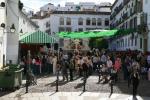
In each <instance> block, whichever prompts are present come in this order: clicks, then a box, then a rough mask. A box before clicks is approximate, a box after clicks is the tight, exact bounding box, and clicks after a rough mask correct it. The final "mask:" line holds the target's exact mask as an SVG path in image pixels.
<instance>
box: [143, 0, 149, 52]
mask: <svg viewBox="0 0 150 100" xmlns="http://www.w3.org/2000/svg"><path fill="white" fill-rule="evenodd" d="M149 7H150V0H143V12H144V13H147V15H148V16H147V25H148V30H149V32H148V51H149V52H150V10H149Z"/></svg>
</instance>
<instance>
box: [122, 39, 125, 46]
mask: <svg viewBox="0 0 150 100" xmlns="http://www.w3.org/2000/svg"><path fill="white" fill-rule="evenodd" d="M124 44H125V43H124V39H122V47H124Z"/></svg>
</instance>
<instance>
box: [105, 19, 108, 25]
mask: <svg viewBox="0 0 150 100" xmlns="http://www.w3.org/2000/svg"><path fill="white" fill-rule="evenodd" d="M105 26H109V19H107V18H106V19H105Z"/></svg>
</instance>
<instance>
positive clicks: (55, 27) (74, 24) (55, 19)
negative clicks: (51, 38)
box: [50, 14, 109, 50]
mask: <svg viewBox="0 0 150 100" xmlns="http://www.w3.org/2000/svg"><path fill="white" fill-rule="evenodd" d="M61 17H63V18H64V23H65V24H64V25H59V19H60V18H61ZM67 17H69V18H71V25H66V19H67ZM80 17H81V18H83V25H78V19H79V18H80ZM86 18H90V19H92V18H96V19H97V18H101V19H102V25H101V26H97V25H96V26H93V25H88V26H87V25H86ZM105 18H108V19H109V15H91V14H63V15H62V14H52V15H51V17H50V20H51V21H50V22H51V33H57V32H59V27H71V28H72V31H78V29H79V28H83V31H86V28H91V30H92V28H93V29H96V28H97V29H106V28H107V29H108V28H109V26H105V25H104V20H105ZM83 43H84V45H85V48H84V49H86V50H87V49H89V47H88V40H87V39H85V40H84V41H83ZM63 44H64V46H63ZM68 45H69V39H65V41H64V43H62V41H61V43H60V47H62V48H63V47H64V49H66V47H67V46H68Z"/></svg>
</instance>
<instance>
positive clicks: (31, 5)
mask: <svg viewBox="0 0 150 100" xmlns="http://www.w3.org/2000/svg"><path fill="white" fill-rule="evenodd" d="M21 1H22V2H23V3H24V6H25V7H24V8H25V9H26V10H27V11H28V10H33V11H35V12H36V11H38V10H39V9H40V7H41V6H43V5H45V4H47V3H52V4H54V5H55V6H57V5H58V4H60V5H61V6H64V5H65V2H74V3H75V4H78V3H79V2H95V4H99V3H100V2H110V3H112V4H113V3H114V1H115V0H21Z"/></svg>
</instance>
